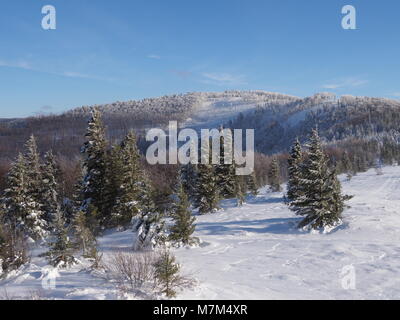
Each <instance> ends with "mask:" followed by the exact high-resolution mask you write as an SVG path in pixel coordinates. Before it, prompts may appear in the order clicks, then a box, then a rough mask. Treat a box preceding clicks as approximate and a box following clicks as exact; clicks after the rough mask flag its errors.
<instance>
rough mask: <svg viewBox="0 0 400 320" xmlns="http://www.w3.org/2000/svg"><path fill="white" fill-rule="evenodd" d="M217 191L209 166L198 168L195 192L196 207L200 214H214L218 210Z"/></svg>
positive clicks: (213, 175) (218, 197)
mask: <svg viewBox="0 0 400 320" xmlns="http://www.w3.org/2000/svg"><path fill="white" fill-rule="evenodd" d="M219 200H220V196H219V191H218V186H217V180H216V176H215V173H214V168H213V166H212V165H210V164H200V165H199V166H198V179H197V191H196V203H195V204H196V207H197V208H198V209H199V213H200V214H206V213H210V212H214V211H216V210H218V209H219Z"/></svg>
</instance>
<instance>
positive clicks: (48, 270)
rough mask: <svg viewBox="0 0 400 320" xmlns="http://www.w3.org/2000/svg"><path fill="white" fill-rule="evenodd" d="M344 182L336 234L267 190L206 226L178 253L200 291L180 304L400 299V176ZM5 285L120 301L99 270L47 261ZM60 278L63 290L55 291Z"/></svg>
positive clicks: (204, 220)
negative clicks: (312, 228)
mask: <svg viewBox="0 0 400 320" xmlns="http://www.w3.org/2000/svg"><path fill="white" fill-rule="evenodd" d="M383 173H384V174H383V175H377V174H376V172H375V171H374V170H370V171H368V172H366V173H363V174H360V175H358V176H356V177H354V178H353V179H352V180H351V181H350V182H349V181H346V180H345V178H344V177H342V182H343V188H344V192H345V193H347V194H351V195H354V198H353V199H352V200H351V201H350V202H349V205H350V206H351V208H350V209H346V210H345V212H344V221H343V224H342V225H341V226H340V227H338V228H337V229H335V230H331V231H330V232H328V233H325V234H322V233H308V232H302V231H299V230H297V229H296V228H295V225H296V223H297V222H298V218H297V217H295V216H294V215H293V213H292V212H290V211H289V210H288V208H287V206H286V205H285V204H284V203H283V199H282V194H281V193H270V192H268V191H267V190H266V189H262V190H261V193H260V195H258V196H257V197H249V198H248V199H247V203H246V204H245V205H244V206H243V207H240V208H237V207H236V206H235V205H234V203H235V201H231V200H225V201H224V202H222V208H223V209H222V210H220V211H218V212H216V213H214V214H209V215H205V216H198V217H197V231H196V236H197V237H199V238H200V239H201V241H202V243H201V245H200V246H199V247H196V248H190V249H188V248H181V249H174V250H173V252H174V254H175V255H176V256H177V258H178V262H180V263H181V264H182V266H183V273H184V274H187V275H190V276H191V277H193V278H194V279H195V280H196V285H195V286H193V287H192V288H190V289H185V290H183V291H180V292H179V294H178V297H177V298H178V299H238V300H241V299H400V289H399V288H400V277H399V270H400V259H399V256H400V248H399V246H398V243H399V241H400V234H399V229H400V216H399V212H398V208H399V206H400V195H399V192H398V190H399V188H400V167H398V166H396V167H385V168H384V170H383ZM132 237H133V234H132V231H130V230H128V231H126V232H111V233H108V234H107V235H105V236H104V237H102V238H100V239H99V249H100V251H101V253H102V254H103V259H104V260H107V259H108V258H109V257H110V256H111V255H112V254H114V253H115V252H129V251H130V250H131V247H132ZM43 250H45V249H43V248H36V249H35V250H34V252H33V256H32V261H31V263H30V264H29V265H27V266H24V267H22V268H21V269H20V270H18V271H17V272H13V273H11V274H10V275H9V276H8V277H7V278H6V279H5V280H2V281H1V282H0V298H1V297H3V298H9V299H11V298H21V297H25V298H28V299H30V298H33V299H39V298H40V299H117V298H128V297H130V298H135V299H142V298H143V296H142V297H134V296H126V295H125V296H124V297H121V295H120V293H121V292H120V291H119V290H118V288H117V287H118V284H117V283H115V282H112V281H109V280H107V277H105V275H104V274H102V273H101V272H99V271H92V270H91V269H89V268H88V266H89V265H90V263H88V262H87V261H86V260H85V259H83V258H82V259H81V264H79V265H78V266H75V267H73V268H71V269H67V270H56V269H54V268H52V267H50V266H48V265H47V263H46V261H45V259H44V258H39V257H38V256H37V255H38V253H40V252H41V251H43ZM50 276H51V279H55V281H54V282H50V283H49V282H48V281H46V279H47V278H49V277H50Z"/></svg>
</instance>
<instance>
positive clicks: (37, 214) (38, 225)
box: [1, 154, 46, 240]
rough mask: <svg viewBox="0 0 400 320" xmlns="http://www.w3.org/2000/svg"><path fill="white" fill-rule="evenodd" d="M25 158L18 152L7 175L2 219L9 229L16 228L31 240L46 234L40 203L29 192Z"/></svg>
mask: <svg viewBox="0 0 400 320" xmlns="http://www.w3.org/2000/svg"><path fill="white" fill-rule="evenodd" d="M27 171H28V170H27V163H26V159H25V158H24V157H23V156H22V155H21V154H20V155H19V156H18V158H17V160H16V161H15V162H14V163H13V165H12V166H11V169H10V172H9V173H8V176H7V188H6V190H5V191H4V195H3V197H2V201H1V203H2V208H3V212H4V213H3V219H4V222H5V223H6V224H7V225H8V226H9V227H10V228H11V230H18V231H19V232H21V233H22V234H24V235H25V236H28V237H30V238H32V239H33V240H39V239H42V238H43V237H44V236H45V235H46V221H45V220H44V219H43V212H42V211H41V205H40V204H39V203H38V202H36V201H35V199H34V198H33V196H32V193H31V192H30V190H31V189H30V188H31V184H30V182H29V176H28V175H27Z"/></svg>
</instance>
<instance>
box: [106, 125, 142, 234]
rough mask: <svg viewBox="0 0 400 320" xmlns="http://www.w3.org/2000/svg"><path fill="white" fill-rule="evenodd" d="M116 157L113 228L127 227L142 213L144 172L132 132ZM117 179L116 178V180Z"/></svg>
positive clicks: (123, 142)
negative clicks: (141, 183) (141, 196)
mask: <svg viewBox="0 0 400 320" xmlns="http://www.w3.org/2000/svg"><path fill="white" fill-rule="evenodd" d="M116 150H118V152H117V153H116V155H115V156H114V164H115V165H114V168H115V169H114V172H113V175H114V177H115V176H116V177H117V178H116V181H117V185H115V190H116V200H115V205H114V207H113V208H112V220H113V226H117V227H126V226H127V225H128V224H129V223H130V222H131V221H132V218H133V217H135V216H136V215H138V214H139V211H140V205H139V202H140V200H141V199H140V193H141V191H140V180H141V178H142V172H141V169H140V164H139V159H140V155H139V151H138V149H137V145H136V137H135V134H134V132H133V131H131V132H130V133H129V134H128V135H127V136H126V138H125V139H124V140H123V141H122V143H121V146H120V148H117V149H116ZM114 179H115V178H114ZM114 183H115V182H114Z"/></svg>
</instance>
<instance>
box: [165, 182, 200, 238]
mask: <svg viewBox="0 0 400 320" xmlns="http://www.w3.org/2000/svg"><path fill="white" fill-rule="evenodd" d="M189 207H190V203H189V201H188V197H187V195H186V193H185V190H184V189H183V186H182V184H180V186H179V190H178V199H177V203H176V204H175V206H174V208H173V212H172V214H171V217H172V218H173V220H174V225H173V226H172V227H171V228H170V235H169V240H170V241H172V242H174V243H175V244H177V245H179V244H183V245H192V244H196V243H198V239H197V238H193V237H192V235H193V233H194V231H195V228H196V226H195V225H194V222H195V221H196V218H195V217H193V216H192V212H191V211H190V210H189Z"/></svg>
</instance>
